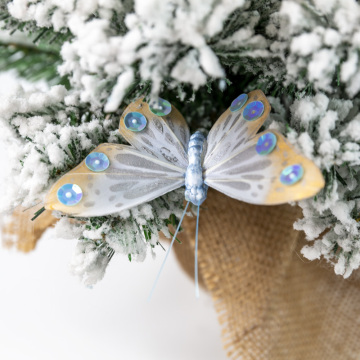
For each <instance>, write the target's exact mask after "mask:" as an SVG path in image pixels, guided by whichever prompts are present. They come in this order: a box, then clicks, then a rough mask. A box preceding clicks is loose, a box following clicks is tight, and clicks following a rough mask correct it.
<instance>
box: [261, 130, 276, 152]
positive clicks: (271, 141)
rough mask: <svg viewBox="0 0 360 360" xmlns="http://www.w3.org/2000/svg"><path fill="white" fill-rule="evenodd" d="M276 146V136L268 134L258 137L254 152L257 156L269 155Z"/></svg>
mask: <svg viewBox="0 0 360 360" xmlns="http://www.w3.org/2000/svg"><path fill="white" fill-rule="evenodd" d="M275 146H276V135H275V134H273V133H271V132H269V133H266V134H264V135H262V136H260V137H259V139H258V142H257V144H256V152H257V153H258V154H259V155H268V154H270V153H271V152H272V151H273V150H274V149H275Z"/></svg>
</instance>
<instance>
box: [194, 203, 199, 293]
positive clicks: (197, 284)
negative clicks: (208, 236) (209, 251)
mask: <svg viewBox="0 0 360 360" xmlns="http://www.w3.org/2000/svg"><path fill="white" fill-rule="evenodd" d="M199 217H200V205H199V206H198V208H197V216H196V233H195V266H194V267H195V296H196V298H197V299H198V298H199V297H200V292H199V275H198V242H199Z"/></svg>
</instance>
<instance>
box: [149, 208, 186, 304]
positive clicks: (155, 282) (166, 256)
mask: <svg viewBox="0 0 360 360" xmlns="http://www.w3.org/2000/svg"><path fill="white" fill-rule="evenodd" d="M189 203H190V202H189V201H188V203H187V204H186V206H185V209H184V212H183V214H182V216H181V219H180V222H179V225H178V227H177V229H176V231H175V234H174V236H173V238H172V240H171V243H170V246H169V249H168V251H167V252H166V255H165V259H164V261H163V263H162V264H161V267H160V270H159V272H158V274H157V276H156V279H155V281H154V285H153V287H152V289H151V291H150V294H149V297H148V301H150V300H151V297H152V295H153V293H154V290H155V287H156V284H157V283H158V281H159V278H160V275H161V272H162V270H163V268H164V266H165V263H166V260H167V258H168V256H169V254H170V250H171V248H172V246H173V244H174V241H175V239H176V235H177V234H178V232H179V229H180V226H181V223H182V221H183V220H184V217H185V214H186V210H187V208H188V206H189Z"/></svg>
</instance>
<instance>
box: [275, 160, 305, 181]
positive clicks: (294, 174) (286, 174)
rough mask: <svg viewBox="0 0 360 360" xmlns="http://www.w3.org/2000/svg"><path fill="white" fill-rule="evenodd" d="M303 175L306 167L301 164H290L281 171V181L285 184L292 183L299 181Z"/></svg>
mask: <svg viewBox="0 0 360 360" xmlns="http://www.w3.org/2000/svg"><path fill="white" fill-rule="evenodd" d="M303 175H304V169H303V167H302V166H301V165H290V166H288V167H286V168H285V169H284V170H283V171H282V172H281V175H280V181H281V182H282V183H283V184H284V185H292V184H295V183H296V182H298V181H299V180H300V179H301V178H302V177H303Z"/></svg>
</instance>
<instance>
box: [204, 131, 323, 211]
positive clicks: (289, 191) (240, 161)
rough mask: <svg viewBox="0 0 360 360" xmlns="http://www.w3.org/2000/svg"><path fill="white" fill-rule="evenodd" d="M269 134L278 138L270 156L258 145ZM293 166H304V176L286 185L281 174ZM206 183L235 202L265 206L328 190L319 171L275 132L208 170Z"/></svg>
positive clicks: (259, 135)
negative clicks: (261, 150)
mask: <svg viewBox="0 0 360 360" xmlns="http://www.w3.org/2000/svg"><path fill="white" fill-rule="evenodd" d="M265 134H273V135H275V137H276V146H275V148H274V149H273V150H272V151H271V152H270V153H269V154H259V153H258V151H257V144H258V141H259V139H260V137H262V136H263V135H265ZM292 165H300V166H301V167H302V169H303V175H302V177H301V178H300V179H299V180H298V181H297V182H295V183H293V184H289V185H286V184H285V183H283V182H282V181H281V179H282V180H283V181H284V177H282V175H281V174H282V172H283V170H284V169H285V168H287V167H289V166H292ZM293 176H296V172H295V174H294V175H293ZM204 180H205V183H206V184H207V185H208V186H210V187H212V188H214V189H216V190H219V191H221V192H223V193H224V194H226V195H228V196H230V197H232V198H235V199H238V200H242V201H246V202H248V203H252V204H264V205H276V204H281V203H286V202H289V201H297V200H301V199H305V198H308V197H311V196H314V195H315V194H316V193H317V192H319V190H320V189H321V188H323V187H324V179H323V176H322V174H321V172H320V170H319V168H318V167H317V166H316V165H315V164H314V163H313V162H312V161H311V160H309V159H307V158H306V157H304V156H302V155H300V154H298V153H297V152H296V151H295V150H294V149H293V147H292V145H291V144H289V143H288V142H287V141H286V140H285V138H284V137H283V136H282V135H281V134H280V133H278V132H276V131H273V130H268V131H265V132H263V133H260V134H258V135H256V136H255V137H253V138H252V139H250V140H249V141H248V142H247V143H246V145H245V146H244V147H242V148H241V149H240V150H238V151H235V152H234V153H233V154H232V155H231V156H229V157H227V158H225V160H223V161H220V162H218V163H217V164H216V165H214V166H212V167H210V168H208V169H206V170H205V172H204ZM285 180H286V179H285Z"/></svg>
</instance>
